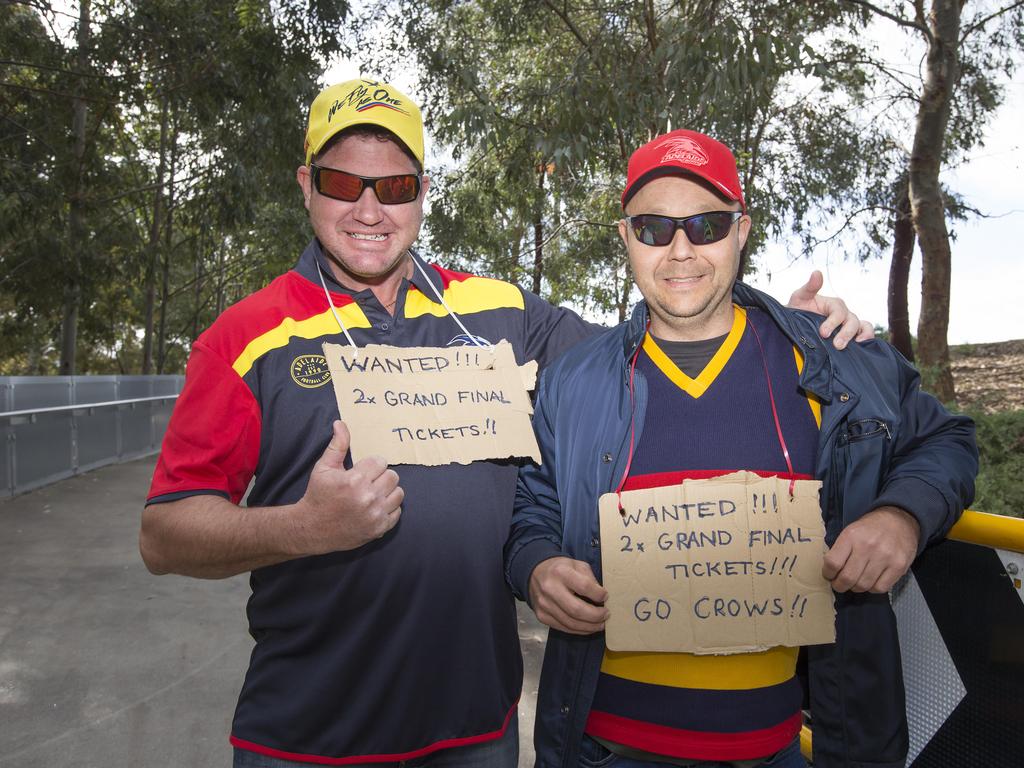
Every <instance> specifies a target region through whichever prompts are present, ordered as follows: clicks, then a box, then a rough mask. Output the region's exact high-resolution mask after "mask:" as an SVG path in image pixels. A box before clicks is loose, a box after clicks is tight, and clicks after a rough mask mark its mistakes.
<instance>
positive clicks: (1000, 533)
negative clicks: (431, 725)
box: [949, 510, 1024, 552]
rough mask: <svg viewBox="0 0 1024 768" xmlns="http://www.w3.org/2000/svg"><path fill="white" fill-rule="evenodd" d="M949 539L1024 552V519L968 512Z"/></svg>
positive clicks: (954, 527)
mask: <svg viewBox="0 0 1024 768" xmlns="http://www.w3.org/2000/svg"><path fill="white" fill-rule="evenodd" d="M949 538H951V539H955V540H956V541H966V542H967V543H968V544H982V545H984V546H986V547H995V548H996V549H1012V550H1013V551H1014V552H1024V519H1022V518H1019V517H1004V516H1003V515H990V514H988V513H987V512H973V511H971V510H967V511H966V512H964V514H963V515H962V516H961V518H960V520H959V521H958V522H957V524H956V525H954V526H953V529H952V530H951V531H950V532H949Z"/></svg>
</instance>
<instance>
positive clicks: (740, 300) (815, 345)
mask: <svg viewBox="0 0 1024 768" xmlns="http://www.w3.org/2000/svg"><path fill="white" fill-rule="evenodd" d="M732 298H733V301H734V302H736V303H737V304H739V305H740V306H741V307H757V308H759V309H762V310H764V312H765V313H767V314H768V316H769V317H770V318H771V319H772V321H773V322H774V323H775V324H776V325H777V326H778V327H779V329H780V330H781V331H782V332H783V333H784V334H785V335H786V337H787V338H788V339H789V340H790V341H791V342H792V343H793V345H794V346H796V347H797V348H799V349H800V351H801V352H802V353H803V356H804V368H803V371H802V372H801V374H800V386H801V387H802V388H803V389H805V390H807V391H808V392H813V393H814V394H815V395H817V396H818V397H819V398H821V399H822V401H824V402H831V401H832V379H833V370H832V358H831V357H830V355H829V352H828V346H827V345H828V342H827V341H824V340H822V339H820V338H818V332H817V327H818V324H819V323H818V320H817V317H818V316H817V315H814V314H812V313H810V312H803V311H801V310H796V309H789V308H787V307H784V306H782V305H781V304H780V303H779V302H777V301H776V300H775V299H773V298H772V297H771V296H769V295H768V294H766V293H763V292H761V291H759V290H757V289H756V288H751V287H750V286H749V285H746V284H745V283H742V282H739V281H737V282H736V283H735V284H733V289H732ZM647 323H648V312H647V303H646V302H645V301H639V302H637V304H636V306H634V307H633V314H632V315H631V316H630V318H629V320H627V321H626V330H625V334H624V336H623V355H624V356H625V358H626V360H627V361H628V360H630V359H631V358H632V356H633V355H634V354H635V353H636V348H637V347H638V346H639V345H640V344H641V343H643V340H644V335H645V334H646V333H647Z"/></svg>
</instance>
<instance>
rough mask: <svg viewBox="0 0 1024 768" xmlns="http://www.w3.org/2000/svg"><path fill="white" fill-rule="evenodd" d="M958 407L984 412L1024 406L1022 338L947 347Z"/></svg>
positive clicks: (1023, 341)
mask: <svg viewBox="0 0 1024 768" xmlns="http://www.w3.org/2000/svg"><path fill="white" fill-rule="evenodd" d="M949 356H950V361H951V363H952V366H953V382H954V383H955V385H956V399H957V404H958V405H959V406H960V407H961V408H966V409H978V410H982V411H984V412H985V413H993V412H995V411H1009V410H1017V409H1022V408H1024V339H1017V340H1016V341H998V342H993V343H991V344H962V345H960V346H956V347H950V350H949Z"/></svg>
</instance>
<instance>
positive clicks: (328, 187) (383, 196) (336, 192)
mask: <svg viewBox="0 0 1024 768" xmlns="http://www.w3.org/2000/svg"><path fill="white" fill-rule="evenodd" d="M309 167H310V170H311V171H312V174H313V186H314V187H315V188H316V191H317V192H319V193H320V194H321V195H323V196H324V197H330V198H331V199H333V200H342V201H344V202H346V203H354V202H355V201H356V200H358V199H359V197H360V195H362V194H363V190H364V189H366V188H367V187H370V188H371V189H372V190H373V193H374V194H375V195H377V200H379V201H380V203H381V205H398V204H399V203H411V202H412V201H413V200H415V199H416V198H417V197H419V194H420V176H419V174H418V173H399V174H396V175H394V176H356V175H355V174H354V173H347V172H346V171H339V170H338V169H337V168H323V167H321V166H319V165H313V164H312V163H311V164H310V166H309Z"/></svg>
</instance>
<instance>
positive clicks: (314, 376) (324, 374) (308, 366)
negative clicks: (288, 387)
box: [292, 355, 331, 389]
mask: <svg viewBox="0 0 1024 768" xmlns="http://www.w3.org/2000/svg"><path fill="white" fill-rule="evenodd" d="M292 380H293V381H294V382H295V383H296V384H298V385H299V386H300V387H305V388H306V389H316V388H317V387H322V386H323V385H324V384H326V383H327V382H329V381H330V380H331V372H330V371H329V370H328V368H327V358H326V357H324V356H323V355H299V356H298V357H296V358H295V359H294V360H292Z"/></svg>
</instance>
